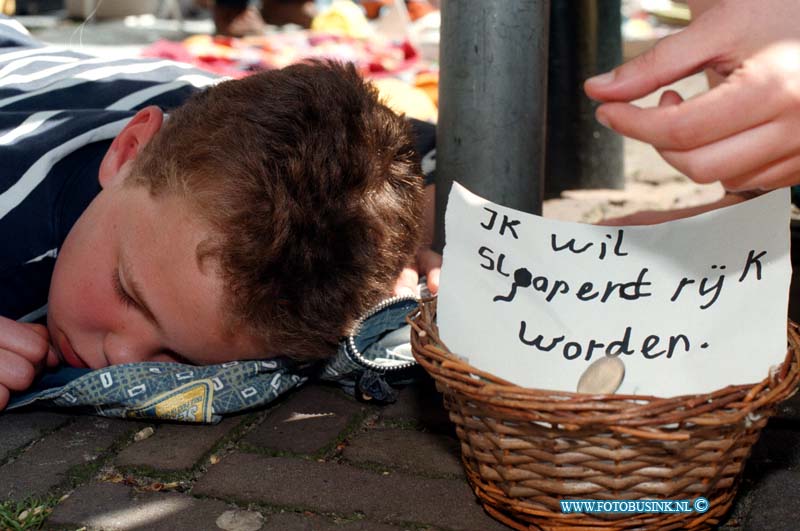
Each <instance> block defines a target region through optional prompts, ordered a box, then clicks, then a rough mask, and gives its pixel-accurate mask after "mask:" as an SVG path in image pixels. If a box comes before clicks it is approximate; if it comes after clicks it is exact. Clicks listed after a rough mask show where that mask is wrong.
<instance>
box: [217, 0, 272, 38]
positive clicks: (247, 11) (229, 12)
mask: <svg viewBox="0 0 800 531" xmlns="http://www.w3.org/2000/svg"><path fill="white" fill-rule="evenodd" d="M211 13H212V15H213V18H214V26H215V27H216V31H217V35H227V36H230V37H244V36H245V35H260V34H262V33H264V19H263V18H261V14H260V13H259V12H258V10H257V9H256V8H255V6H252V5H250V2H249V1H248V0H216V1H215V2H214V5H213V6H212V8H211Z"/></svg>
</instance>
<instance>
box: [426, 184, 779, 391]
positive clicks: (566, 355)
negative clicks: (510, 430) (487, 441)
mask: <svg viewBox="0 0 800 531" xmlns="http://www.w3.org/2000/svg"><path fill="white" fill-rule="evenodd" d="M445 230H446V236H447V245H446V247H445V249H444V264H443V269H442V276H441V287H440V291H439V305H438V324H439V330H440V334H441V337H442V340H443V341H444V342H445V344H446V345H447V347H448V348H449V349H450V350H451V351H452V352H454V353H456V354H458V355H460V356H462V357H465V358H467V359H468V360H469V362H470V363H471V364H472V365H474V366H475V367H477V368H479V369H482V370H485V371H487V372H490V373H492V374H495V375H497V376H499V377H501V378H505V379H507V380H509V381H511V382H514V383H516V384H518V385H522V386H525V387H533V388H540V389H551V390H561V391H575V389H576V384H577V382H578V379H579V378H580V375H581V373H582V372H583V371H584V370H585V369H586V367H588V366H589V365H590V364H591V363H592V362H593V361H595V360H597V359H599V358H601V357H603V356H619V357H620V359H622V361H623V362H624V364H625V379H624V380H623V382H622V385H621V387H620V388H619V390H618V391H617V392H618V393H622V394H645V395H655V396H664V397H669V396H678V395H682V394H690V393H703V392H708V391H713V390H716V389H719V388H722V387H725V386H727V385H731V384H745V383H754V382H758V381H760V380H762V379H763V378H764V377H766V376H767V374H768V371H769V368H770V367H771V366H772V365H776V364H779V363H780V362H782V361H783V359H784V356H785V354H786V315H787V304H788V293H789V281H790V276H791V264H790V260H789V197H788V191H787V190H777V191H774V192H771V193H769V194H765V195H762V196H760V197H758V198H755V199H752V200H750V201H746V202H744V203H740V204H738V205H735V206H731V207H728V208H724V209H720V210H716V211H713V212H709V213H705V214H702V215H699V216H695V217H692V218H687V219H682V220H676V221H672V222H668V223H663V224H660V225H653V226H640V227H603V226H595V225H585V224H580V223H570V222H564V221H556V220H549V219H544V218H541V217H539V216H534V215H530V214H526V213H523V212H519V211H516V210H513V209H510V208H505V207H503V206H500V205H496V204H494V203H491V202H489V201H486V200H484V199H482V198H480V197H478V196H476V195H474V194H472V193H470V192H469V191H467V190H466V189H465V188H464V187H462V186H460V185H459V184H458V183H453V189H452V191H451V193H450V198H449V203H448V206H447V214H446V220H445Z"/></svg>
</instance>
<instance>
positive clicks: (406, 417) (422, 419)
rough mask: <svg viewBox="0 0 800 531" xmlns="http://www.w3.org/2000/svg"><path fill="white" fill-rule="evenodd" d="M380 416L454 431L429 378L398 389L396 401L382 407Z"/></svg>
mask: <svg viewBox="0 0 800 531" xmlns="http://www.w3.org/2000/svg"><path fill="white" fill-rule="evenodd" d="M380 416H381V418H382V419H383V420H386V421H390V422H412V423H414V424H417V425H419V426H420V427H422V428H424V429H425V430H427V431H434V432H438V433H454V428H453V424H452V423H451V422H450V417H449V416H448V414H447V410H446V409H445V408H444V405H443V404H442V395H441V394H440V393H439V392H438V391H437V390H436V387H435V385H434V382H433V379H431V378H425V379H423V380H421V381H420V382H418V383H416V384H414V385H410V386H408V387H406V388H405V389H403V390H402V391H400V393H399V394H398V397H397V402H395V403H394V404H391V405H389V406H386V407H385V408H383V410H381V415H380Z"/></svg>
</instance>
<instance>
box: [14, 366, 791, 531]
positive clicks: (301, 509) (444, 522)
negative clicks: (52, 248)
mask: <svg viewBox="0 0 800 531" xmlns="http://www.w3.org/2000/svg"><path fill="white" fill-rule="evenodd" d="M798 411H800V400H798V399H792V400H791V401H789V402H788V403H787V404H785V405H784V406H783V407H782V408H781V414H780V415H779V416H778V417H776V418H775V419H773V420H772V421H771V422H770V424H769V425H768V427H767V429H766V431H765V433H764V435H763V437H762V439H761V440H760V441H759V443H758V444H757V445H756V447H755V449H754V452H753V456H752V458H751V461H750V462H749V464H748V466H747V469H746V472H745V479H744V481H743V484H742V487H741V489H740V496H739V499H738V500H737V502H736V504H735V507H734V509H733V511H732V512H731V515H730V517H729V518H728V521H727V522H726V524H725V525H724V526H723V527H722V528H721V529H722V530H724V531H744V530H747V531H750V530H753V531H755V530H759V531H760V530H763V529H771V530H772V529H778V530H780V529H794V524H795V516H794V515H795V514H796V512H797V511H798V510H800V500H798V499H796V498H795V499H792V497H785V498H781V496H782V495H785V494H786V493H790V492H794V490H795V485H796V484H797V480H798V479H800V478H799V477H798V474H800V472H798V470H800V468H798V465H800V444H799V443H800V426H798ZM148 426H149V427H152V428H154V431H153V434H152V436H150V437H148V438H145V439H143V440H138V441H137V440H136V438H135V434H136V433H138V432H141V431H142V430H144V429H145V428H147V427H148ZM0 433H2V434H4V437H3V438H2V439H3V442H4V443H5V444H4V445H3V446H2V448H3V449H4V454H3V457H2V460H0V493H1V494H0V499H21V498H24V497H25V495H28V494H36V495H49V496H54V497H60V496H64V495H66V496H65V497H63V499H61V501H60V502H59V503H58V504H57V505H56V506H55V509H54V510H53V512H52V513H51V514H50V516H49V518H48V520H47V522H46V524H45V527H44V528H45V529H51V530H77V529H84V528H85V529H86V531H91V530H107V531H112V530H114V531H116V530H164V531H167V530H169V531H180V530H187V531H189V530H192V531H196V530H215V529H228V530H236V531H243V530H253V531H256V530H275V531H278V530H280V531H292V530H320V531H328V530H331V531H334V530H336V531H360V530H364V531H373V530H374V531H400V530H409V531H412V530H413V531H423V530H430V531H433V530H441V531H450V530H452V531H456V530H464V531H495V530H497V531H501V530H503V529H508V528H506V527H505V526H503V525H501V524H499V523H497V522H495V521H494V520H492V519H491V518H490V517H488V516H487V515H486V514H485V513H484V512H483V511H482V509H481V508H480V506H479V505H478V504H477V503H476V501H475V498H474V496H473V494H472V492H471V491H470V489H469V487H468V485H467V482H466V479H465V478H464V475H463V472H462V469H461V466H460V461H459V458H458V454H459V446H458V442H457V440H456V438H455V436H454V434H453V430H452V427H451V425H450V423H449V421H448V420H447V417H446V413H445V412H444V410H443V408H442V405H441V398H440V396H439V395H438V393H436V392H435V390H434V389H433V385H432V383H431V382H430V380H427V379H424V380H423V381H421V382H420V383H418V384H415V385H413V386H410V387H407V388H406V389H404V390H403V391H402V392H401V393H400V397H399V400H398V402H397V403H396V404H393V405H391V406H388V407H383V408H382V407H378V406H372V405H369V404H364V403H360V402H357V401H355V400H353V399H351V398H349V397H346V396H345V395H344V394H343V393H342V392H341V391H339V390H338V389H335V388H331V387H327V386H322V385H316V384H314V385H309V386H307V387H304V388H302V389H300V390H299V391H297V392H295V393H293V394H291V395H290V396H288V397H286V398H284V399H282V400H280V401H279V403H278V404H276V405H274V406H273V407H271V408H269V409H266V410H263V411H257V412H253V413H249V414H244V415H238V416H233V417H229V418H226V419H225V420H223V421H222V422H221V423H220V424H218V425H216V426H189V425H177V424H169V423H160V424H150V423H146V422H139V421H136V422H133V421H125V420H116V419H104V418H97V417H90V416H81V415H69V414H62V413H41V412H11V413H7V414H4V415H2V416H0ZM8 441H14V445H15V446H14V447H11V445H10V444H7V443H8ZM309 441H311V443H310V442H309ZM778 499H780V500H781V501H780V503H777V502H776V500H778Z"/></svg>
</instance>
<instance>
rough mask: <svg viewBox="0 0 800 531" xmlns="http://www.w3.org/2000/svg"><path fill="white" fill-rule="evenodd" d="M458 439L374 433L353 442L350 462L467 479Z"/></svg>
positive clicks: (348, 452)
mask: <svg viewBox="0 0 800 531" xmlns="http://www.w3.org/2000/svg"><path fill="white" fill-rule="evenodd" d="M460 455H461V446H460V444H459V442H458V440H457V439H455V438H453V437H447V436H444V435H437V434H433V433H424V432H419V431H414V430H399V429H373V430H370V431H368V432H365V433H361V434H359V435H358V436H357V437H354V438H352V439H351V440H350V444H348V446H347V448H345V450H344V452H343V456H344V458H345V459H347V460H348V461H354V462H365V463H378V464H381V465H386V466H388V467H391V468H394V469H400V470H403V471H409V472H415V473H421V474H427V475H430V474H435V475H439V476H463V468H462V465H461V459H460Z"/></svg>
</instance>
